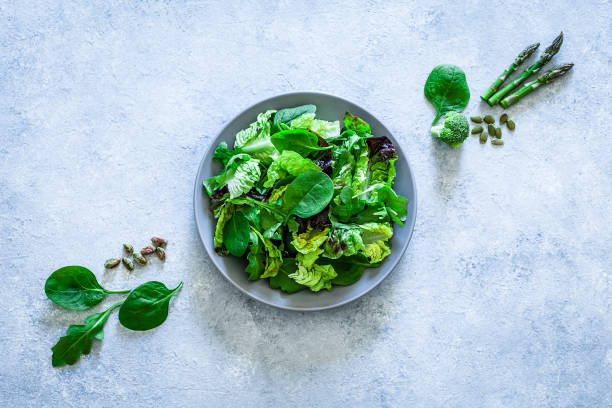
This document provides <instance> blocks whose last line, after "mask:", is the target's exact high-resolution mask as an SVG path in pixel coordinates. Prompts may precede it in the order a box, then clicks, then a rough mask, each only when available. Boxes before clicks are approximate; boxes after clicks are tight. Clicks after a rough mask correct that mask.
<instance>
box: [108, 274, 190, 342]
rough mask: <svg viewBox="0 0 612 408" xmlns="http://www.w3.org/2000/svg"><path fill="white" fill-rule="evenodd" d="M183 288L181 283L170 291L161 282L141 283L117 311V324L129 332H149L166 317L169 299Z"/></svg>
mask: <svg viewBox="0 0 612 408" xmlns="http://www.w3.org/2000/svg"><path fill="white" fill-rule="evenodd" d="M182 286H183V282H181V283H179V285H178V286H177V287H176V288H174V289H172V290H170V289H168V288H167V287H166V285H164V284H163V283H161V282H157V281H151V282H147V283H143V284H142V285H140V286H138V287H137V288H136V289H134V290H133V291H131V292H130V294H129V295H128V297H127V298H126V299H125V301H123V304H121V308H120V309H119V322H121V324H122V325H123V326H124V327H127V328H128V329H130V330H138V331H143V330H150V329H153V328H155V327H157V326H159V325H160V324H162V323H163V322H164V321H165V320H166V318H167V317H168V305H169V304H170V299H172V297H173V296H174V295H175V294H176V292H178V291H179V290H180V289H181V287H182Z"/></svg>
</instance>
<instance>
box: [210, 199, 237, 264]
mask: <svg viewBox="0 0 612 408" xmlns="http://www.w3.org/2000/svg"><path fill="white" fill-rule="evenodd" d="M233 215H234V205H233V204H232V203H229V202H227V203H225V204H223V206H222V207H221V210H220V211H219V219H218V220H217V226H216V228H215V236H214V239H213V244H214V247H215V251H216V252H217V253H218V254H219V255H227V254H228V251H227V249H225V248H224V247H223V229H224V228H225V224H227V221H229V219H230V218H232V216H233Z"/></svg>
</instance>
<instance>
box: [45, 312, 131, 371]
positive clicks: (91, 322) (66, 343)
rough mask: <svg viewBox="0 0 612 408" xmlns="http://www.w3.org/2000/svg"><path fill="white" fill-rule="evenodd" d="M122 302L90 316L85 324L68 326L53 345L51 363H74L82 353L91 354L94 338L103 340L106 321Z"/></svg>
mask: <svg viewBox="0 0 612 408" xmlns="http://www.w3.org/2000/svg"><path fill="white" fill-rule="evenodd" d="M122 303H123V302H118V303H115V304H114V305H113V306H111V307H109V308H108V309H106V310H105V311H104V312H101V313H94V314H92V315H91V316H88V317H87V318H86V319H85V324H73V325H71V326H70V327H68V330H67V331H66V335H65V336H63V337H60V339H59V341H58V342H57V344H56V345H55V346H53V347H51V351H53V356H52V357H51V364H52V365H53V367H60V366H63V365H66V364H70V365H72V364H74V363H76V361H77V360H78V359H79V357H81V354H89V352H90V351H91V343H92V340H93V339H97V340H102V339H103V338H104V332H103V328H104V323H106V320H107V319H108V316H109V315H110V313H111V312H112V311H113V309H115V308H116V307H118V306H120V305H121V304H122Z"/></svg>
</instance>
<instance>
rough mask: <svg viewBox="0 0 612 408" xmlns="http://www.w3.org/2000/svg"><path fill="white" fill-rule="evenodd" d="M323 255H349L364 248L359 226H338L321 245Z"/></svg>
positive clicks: (335, 256) (333, 256)
mask: <svg viewBox="0 0 612 408" xmlns="http://www.w3.org/2000/svg"><path fill="white" fill-rule="evenodd" d="M323 249H324V251H325V256H326V257H328V258H332V259H337V258H340V257H341V256H351V255H355V254H357V253H358V252H359V251H363V250H364V249H365V245H364V243H363V239H362V238H361V230H360V229H359V227H356V226H355V227H349V228H338V229H336V230H334V232H333V233H332V236H331V237H330V239H328V240H327V241H326V242H325V246H324V247H323Z"/></svg>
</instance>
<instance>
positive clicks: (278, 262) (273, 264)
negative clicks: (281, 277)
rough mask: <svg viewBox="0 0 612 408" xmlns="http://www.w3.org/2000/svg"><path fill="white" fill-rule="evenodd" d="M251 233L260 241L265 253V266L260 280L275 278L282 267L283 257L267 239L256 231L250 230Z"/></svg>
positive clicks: (278, 249)
mask: <svg viewBox="0 0 612 408" xmlns="http://www.w3.org/2000/svg"><path fill="white" fill-rule="evenodd" d="M252 231H253V232H254V233H255V234H256V235H257V237H258V238H259V239H260V240H261V242H262V243H263V247H264V250H265V251H266V266H265V268H264V272H263V274H261V276H260V278H262V279H263V278H269V277H271V276H275V275H276V274H277V273H278V271H279V269H280V268H281V266H282V265H283V255H282V252H281V250H280V248H278V247H277V246H276V245H274V243H273V242H272V241H271V240H269V239H268V238H264V237H263V236H262V235H261V234H260V233H259V232H258V231H257V230H255V229H252Z"/></svg>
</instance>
